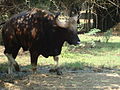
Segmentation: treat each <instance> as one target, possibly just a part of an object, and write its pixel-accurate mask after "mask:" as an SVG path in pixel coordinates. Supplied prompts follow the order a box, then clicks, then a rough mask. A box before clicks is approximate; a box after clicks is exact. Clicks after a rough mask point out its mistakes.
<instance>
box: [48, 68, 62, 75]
mask: <svg viewBox="0 0 120 90" xmlns="http://www.w3.org/2000/svg"><path fill="white" fill-rule="evenodd" d="M49 72H51V73H56V74H57V75H63V74H62V71H61V70H60V69H59V68H57V69H50V70H49Z"/></svg>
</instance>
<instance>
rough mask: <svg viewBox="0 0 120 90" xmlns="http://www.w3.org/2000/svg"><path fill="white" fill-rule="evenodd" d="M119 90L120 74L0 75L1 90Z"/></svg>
mask: <svg viewBox="0 0 120 90" xmlns="http://www.w3.org/2000/svg"><path fill="white" fill-rule="evenodd" d="M28 89H29V90H73V89H74V90H119V89H120V72H119V71H114V70H109V71H106V72H88V71H64V72H63V75H60V76H59V75H56V74H55V73H49V72H48V71H44V70H43V69H42V70H41V72H37V73H36V74H32V73H31V72H21V73H17V74H14V76H11V75H8V74H1V75H0V90H28Z"/></svg>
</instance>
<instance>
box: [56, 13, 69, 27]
mask: <svg viewBox="0 0 120 90" xmlns="http://www.w3.org/2000/svg"><path fill="white" fill-rule="evenodd" d="M59 15H60V12H58V13H57V14H56V16H55V23H56V25H57V26H59V27H61V28H67V27H68V22H69V21H66V20H60V19H59V18H58V17H59Z"/></svg>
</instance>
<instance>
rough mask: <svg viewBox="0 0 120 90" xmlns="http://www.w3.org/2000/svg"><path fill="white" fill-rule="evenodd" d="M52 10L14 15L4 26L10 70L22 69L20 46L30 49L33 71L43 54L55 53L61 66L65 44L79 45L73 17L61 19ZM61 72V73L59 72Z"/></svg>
mask: <svg viewBox="0 0 120 90" xmlns="http://www.w3.org/2000/svg"><path fill="white" fill-rule="evenodd" d="M58 16H59V15H56V16H54V15H53V14H51V13H50V12H48V11H45V10H41V9H37V8H34V9H31V10H28V11H25V12H22V13H20V14H18V15H15V16H13V17H12V18H11V19H10V20H9V21H7V22H6V24H5V25H4V26H3V29H2V37H3V42H4V46H5V51H4V53H5V55H6V56H7V58H8V61H9V66H10V67H9V68H8V73H9V74H10V73H12V72H13V68H15V70H16V71H20V69H19V65H18V64H17V62H16V61H15V58H16V56H17V54H18V51H19V49H20V48H21V47H22V48H23V50H24V51H27V50H29V52H30V57H31V64H32V67H33V68H32V70H33V71H36V66H37V59H38V56H39V55H40V54H41V55H43V56H44V57H46V58H47V57H49V56H53V58H54V60H55V61H56V62H57V65H58V59H59V58H58V55H59V54H60V53H61V48H62V46H63V43H64V42H65V41H67V42H68V43H69V44H73V45H77V44H79V43H80V40H79V38H78V36H77V32H76V31H75V29H76V26H75V25H76V21H75V20H74V18H69V20H67V21H66V22H61V21H60V20H59V19H58ZM58 74H60V73H59V72H58Z"/></svg>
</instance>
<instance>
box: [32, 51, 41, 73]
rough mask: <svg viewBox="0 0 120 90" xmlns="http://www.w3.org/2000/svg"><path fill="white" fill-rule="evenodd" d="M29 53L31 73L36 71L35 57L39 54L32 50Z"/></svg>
mask: <svg viewBox="0 0 120 90" xmlns="http://www.w3.org/2000/svg"><path fill="white" fill-rule="evenodd" d="M30 54H31V65H32V71H33V73H36V71H37V59H38V56H39V54H38V53H35V52H33V51H31V52H30Z"/></svg>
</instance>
